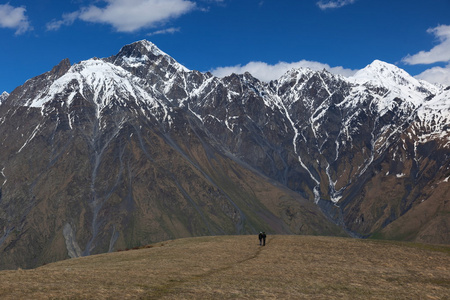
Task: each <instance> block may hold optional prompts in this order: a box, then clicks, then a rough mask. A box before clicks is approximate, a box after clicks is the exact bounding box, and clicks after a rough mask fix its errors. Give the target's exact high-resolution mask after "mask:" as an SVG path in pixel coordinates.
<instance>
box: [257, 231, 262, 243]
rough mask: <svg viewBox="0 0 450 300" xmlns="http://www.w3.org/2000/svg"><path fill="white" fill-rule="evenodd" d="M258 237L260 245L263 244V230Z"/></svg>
mask: <svg viewBox="0 0 450 300" xmlns="http://www.w3.org/2000/svg"><path fill="white" fill-rule="evenodd" d="M258 238H259V245H260V246H261V245H262V238H263V233H262V232H261V231H260V232H259V235H258Z"/></svg>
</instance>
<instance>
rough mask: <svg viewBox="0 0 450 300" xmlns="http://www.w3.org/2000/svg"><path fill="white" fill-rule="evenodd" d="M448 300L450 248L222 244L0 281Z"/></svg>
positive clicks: (51, 295) (150, 251)
mask: <svg viewBox="0 0 450 300" xmlns="http://www.w3.org/2000/svg"><path fill="white" fill-rule="evenodd" d="M229 298H233V299H450V247H446V246H430V245H422V244H411V243H397V242H384V241H373V240H356V239H350V238H333V237H312V236H289V235H277V236H268V241H267V245H266V246H265V247H261V246H259V243H258V240H257V237H256V236H215V237H199V238H187V239H179V240H174V241H167V242H163V243H158V244H155V245H152V247H149V248H144V249H140V250H130V251H123V252H116V253H110V254H102V255H95V256H90V257H84V258H77V259H70V260H65V261H61V262H57V263H52V264H48V265H46V266H43V267H40V268H37V269H33V270H16V271H1V272H0V299H229Z"/></svg>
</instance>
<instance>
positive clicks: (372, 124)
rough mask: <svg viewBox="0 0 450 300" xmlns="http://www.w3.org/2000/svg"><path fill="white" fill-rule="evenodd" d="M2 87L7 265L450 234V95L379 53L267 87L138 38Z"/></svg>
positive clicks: (1, 207) (435, 239) (2, 221)
mask: <svg viewBox="0 0 450 300" xmlns="http://www.w3.org/2000/svg"><path fill="white" fill-rule="evenodd" d="M5 98H6V99H5V100H4V101H2V104H1V105H0V137H1V138H2V142H1V149H2V151H1V152H0V168H1V170H2V172H1V176H0V182H1V181H2V180H3V184H2V187H1V190H0V191H1V192H0V251H2V256H1V257H0V265H1V266H2V267H3V268H11V267H16V266H22V267H33V266H36V265H39V264H42V263H44V262H48V261H52V260H57V259H63V258H66V257H76V256H81V255H89V254H94V253H101V252H107V251H113V250H115V249H118V248H125V247H133V246H137V245H141V244H148V243H151V242H155V241H160V240H166V239H171V238H176V237H184V236H196V235H216V234H245V233H256V232H258V231H259V230H266V231H270V232H276V233H295V234H333V235H334V234H344V233H343V232H344V231H345V232H346V233H347V234H350V235H351V236H357V237H371V236H372V237H382V238H394V239H403V240H415V241H424V242H432V243H450V231H449V228H450V218H449V214H448V213H449V211H450V207H449V203H448V195H449V194H450V193H449V187H450V184H449V183H448V180H449V178H450V169H449V168H450V165H449V163H450V157H449V154H450V151H449V148H450V128H449V123H450V122H449V121H450V91H449V89H448V88H442V87H437V86H434V85H431V84H428V83H426V82H422V81H418V80H416V79H414V78H413V77H411V76H410V75H409V74H407V73H406V72H404V71H403V70H401V69H399V68H397V67H395V66H393V65H390V64H387V63H384V62H381V61H374V62H373V63H372V64H370V65H369V66H367V67H366V68H364V69H363V70H361V71H359V72H358V73H357V74H356V75H355V76H354V77H352V78H344V77H341V76H336V75H333V74H331V73H328V72H327V71H322V72H315V71H311V70H308V69H296V70H291V71H289V72H287V73H286V74H285V75H283V76H282V77H281V78H280V79H278V80H276V81H272V82H270V83H264V82H261V81H259V80H257V79H256V78H254V77H252V76H251V74H249V73H246V74H242V75H236V74H233V75H231V76H228V77H225V78H217V77H214V76H213V75H212V74H210V73H201V72H198V71H193V70H188V69H187V68H185V67H184V66H182V65H180V64H179V63H177V62H176V61H175V60H174V59H173V58H172V57H170V56H169V55H167V54H166V53H164V52H162V51H161V50H160V49H158V48H157V47H156V46H155V45H154V44H152V43H150V42H148V41H145V40H144V41H139V42H136V43H133V44H130V45H127V46H124V47H123V48H122V49H121V50H120V52H119V53H118V54H117V55H114V56H111V57H109V58H104V59H97V58H94V59H90V60H87V61H82V62H80V63H77V64H74V65H71V64H70V62H69V61H68V60H63V61H62V62H61V63H60V64H58V65H57V66H55V67H54V68H53V69H52V70H51V71H49V72H47V73H45V74H42V75H40V76H37V77H35V78H32V79H30V80H28V81H27V82H25V84H24V85H22V86H20V87H18V88H16V89H15V90H14V91H13V92H12V93H11V94H10V95H8V96H7V97H5ZM2 228H3V231H1V229H2Z"/></svg>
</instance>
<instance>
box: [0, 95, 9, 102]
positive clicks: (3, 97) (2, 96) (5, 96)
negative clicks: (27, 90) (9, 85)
mask: <svg viewBox="0 0 450 300" xmlns="http://www.w3.org/2000/svg"><path fill="white" fill-rule="evenodd" d="M8 96H9V94H8V93H7V92H3V93H2V94H1V95H0V104H2V102H3V101H5V100H6V98H8Z"/></svg>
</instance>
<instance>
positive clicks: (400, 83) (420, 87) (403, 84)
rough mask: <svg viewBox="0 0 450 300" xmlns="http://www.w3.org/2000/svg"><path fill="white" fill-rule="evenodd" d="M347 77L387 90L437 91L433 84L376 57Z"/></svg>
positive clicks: (431, 92) (356, 81)
mask: <svg viewBox="0 0 450 300" xmlns="http://www.w3.org/2000/svg"><path fill="white" fill-rule="evenodd" d="M349 79H350V80H352V81H354V82H355V83H358V84H370V85H375V86H382V87H384V88H387V89H389V90H394V91H399V92H400V91H401V90H405V91H410V90H414V91H416V92H418V93H420V94H425V95H430V94H435V93H437V92H438V88H437V87H436V86H434V85H433V84H431V83H428V82H425V81H421V80H417V79H416V78H414V77H413V76H411V75H410V74H408V73H407V72H406V71H405V70H403V69H401V68H399V67H397V66H395V65H393V64H390V63H387V62H384V61H381V60H378V59H376V60H374V61H373V62H372V63H371V64H369V65H367V66H366V67H365V68H364V69H361V70H359V71H358V72H356V74H355V75H353V76H352V77H350V78H349Z"/></svg>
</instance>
